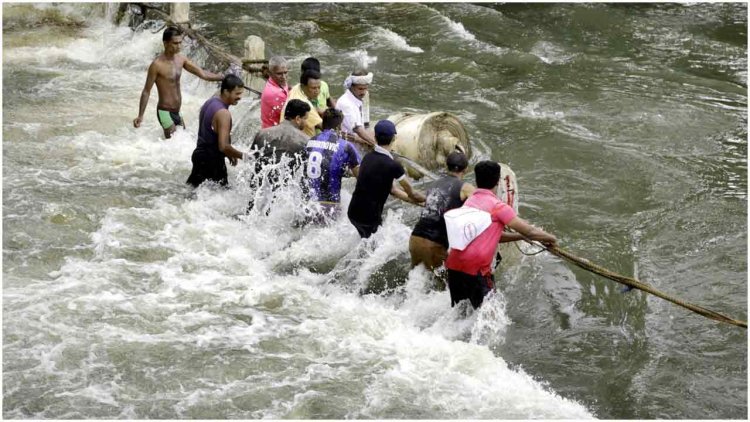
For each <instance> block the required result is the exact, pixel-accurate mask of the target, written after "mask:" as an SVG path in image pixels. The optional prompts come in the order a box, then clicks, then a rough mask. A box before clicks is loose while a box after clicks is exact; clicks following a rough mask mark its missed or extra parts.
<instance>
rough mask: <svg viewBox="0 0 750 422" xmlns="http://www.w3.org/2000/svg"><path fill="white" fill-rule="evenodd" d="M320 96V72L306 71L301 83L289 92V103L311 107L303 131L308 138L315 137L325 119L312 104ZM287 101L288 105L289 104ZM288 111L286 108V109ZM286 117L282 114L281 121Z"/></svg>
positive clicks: (301, 77) (300, 79)
mask: <svg viewBox="0 0 750 422" xmlns="http://www.w3.org/2000/svg"><path fill="white" fill-rule="evenodd" d="M319 94H320V72H318V71H317V70H306V71H304V72H303V73H302V76H300V78H299V83H298V84H297V85H295V86H294V87H293V88H292V90H291V91H289V101H291V100H301V101H304V102H305V103H307V105H308V106H310V112H309V113H307V118H305V125H304V127H303V128H302V131H303V132H305V135H307V137H308V138H312V137H313V136H315V133H316V131H317V129H320V128H321V124H322V123H323V119H322V118H321V117H320V114H318V109H317V107H315V106H314V105H313V103H312V101H317V99H318V95H319ZM289 101H287V104H288V103H289ZM284 108H285V109H286V107H284ZM285 119H286V116H285V114H284V113H281V120H282V121H283V120H285Z"/></svg>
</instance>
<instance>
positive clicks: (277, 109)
mask: <svg viewBox="0 0 750 422" xmlns="http://www.w3.org/2000/svg"><path fill="white" fill-rule="evenodd" d="M287 97H289V87H288V86H285V87H283V88H282V87H280V86H279V84H277V83H276V81H274V80H273V78H268V82H266V86H265V88H263V93H262V94H261V96H260V128H261V129H265V128H267V127H271V126H276V125H278V124H279V122H280V121H281V108H282V107H284V103H286V99H287Z"/></svg>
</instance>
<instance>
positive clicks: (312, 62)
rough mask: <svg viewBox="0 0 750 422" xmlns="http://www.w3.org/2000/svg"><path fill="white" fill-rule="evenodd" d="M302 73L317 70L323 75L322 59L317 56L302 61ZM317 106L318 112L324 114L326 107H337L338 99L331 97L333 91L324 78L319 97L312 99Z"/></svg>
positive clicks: (321, 81)
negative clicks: (321, 68)
mask: <svg viewBox="0 0 750 422" xmlns="http://www.w3.org/2000/svg"><path fill="white" fill-rule="evenodd" d="M300 70H301V73H305V71H306V70H315V71H317V72H318V73H320V74H321V75H322V74H323V72H322V71H321V70H320V61H319V60H318V59H316V58H315V57H308V58H306V59H305V60H303V61H302V65H301V66H300ZM310 101H311V102H312V104H313V106H314V107H315V108H317V109H318V113H319V114H320V115H321V116H322V115H323V112H324V111H325V109H326V108H335V107H336V100H335V99H334V98H333V97H331V92H330V91H329V89H328V83H326V81H324V80H322V79H321V80H320V93H319V94H318V98H316V99H313V100H310Z"/></svg>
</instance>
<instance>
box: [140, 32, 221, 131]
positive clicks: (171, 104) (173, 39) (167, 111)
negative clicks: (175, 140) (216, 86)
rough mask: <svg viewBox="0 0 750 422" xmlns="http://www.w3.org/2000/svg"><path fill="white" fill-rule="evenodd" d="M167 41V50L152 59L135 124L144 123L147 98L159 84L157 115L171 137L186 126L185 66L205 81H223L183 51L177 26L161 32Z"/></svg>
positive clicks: (165, 44) (163, 38) (165, 45)
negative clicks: (182, 83) (182, 81)
mask: <svg viewBox="0 0 750 422" xmlns="http://www.w3.org/2000/svg"><path fill="white" fill-rule="evenodd" d="M162 41H163V42H164V53H162V54H161V55H160V56H159V57H157V58H156V59H154V61H153V62H151V65H150V66H149V67H148V73H147V75H146V84H145V85H144V86H143V91H142V92H141V101H140V103H139V105H138V117H136V118H135V119H134V120H133V126H135V127H136V128H138V127H140V126H141V123H142V122H143V113H144V112H145V111H146V105H148V98H149V96H150V95H151V88H153V86H154V83H156V90H157V92H158V93H159V102H158V103H157V105H156V117H157V118H158V119H159V124H161V127H162V129H164V136H165V137H166V138H167V139H169V138H171V137H172V134H173V133H174V132H175V130H177V125H180V126H182V127H183V128H184V127H185V121H184V120H183V119H182V116H181V115H180V107H181V106H182V92H181V91H180V76H181V75H182V69H183V68H185V70H187V71H188V72H190V73H192V74H193V75H195V76H197V77H199V78H201V79H203V80H206V81H220V80H222V79H223V77H222V75H219V74H216V73H211V72H207V71H205V70H203V69H201V68H200V67H198V66H196V65H195V64H193V62H191V61H190V59H188V58H187V57H185V56H183V55H182V54H180V46H181V45H182V34H181V33H180V30H179V29H178V28H175V27H169V28H167V29H165V30H164V34H163V35H162Z"/></svg>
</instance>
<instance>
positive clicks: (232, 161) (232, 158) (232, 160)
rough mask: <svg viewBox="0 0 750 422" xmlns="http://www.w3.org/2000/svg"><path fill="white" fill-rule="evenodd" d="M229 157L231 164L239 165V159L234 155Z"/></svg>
mask: <svg viewBox="0 0 750 422" xmlns="http://www.w3.org/2000/svg"><path fill="white" fill-rule="evenodd" d="M227 158H229V164H231V165H232V166H233V167H234V166H236V165H237V159H236V158H234V157H227Z"/></svg>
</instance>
